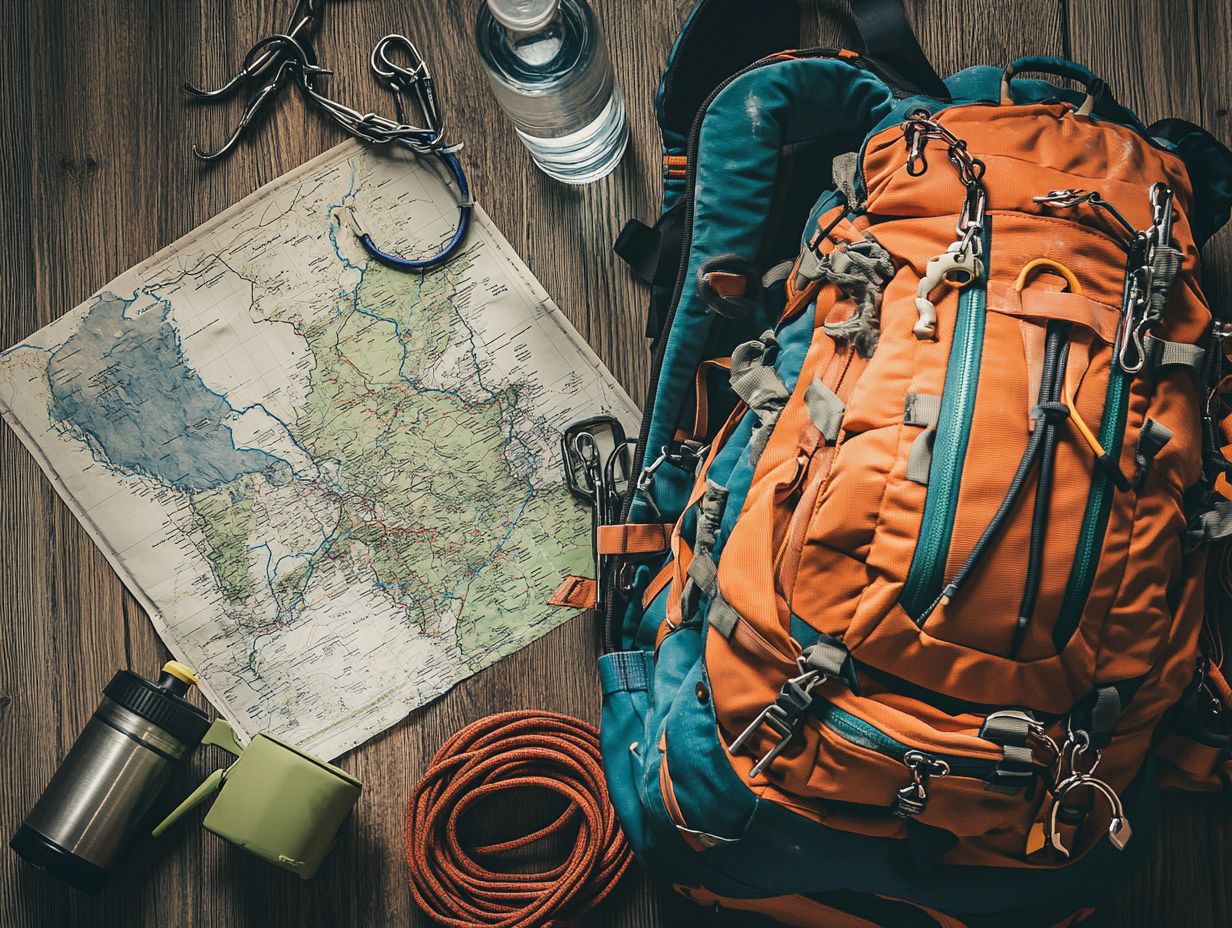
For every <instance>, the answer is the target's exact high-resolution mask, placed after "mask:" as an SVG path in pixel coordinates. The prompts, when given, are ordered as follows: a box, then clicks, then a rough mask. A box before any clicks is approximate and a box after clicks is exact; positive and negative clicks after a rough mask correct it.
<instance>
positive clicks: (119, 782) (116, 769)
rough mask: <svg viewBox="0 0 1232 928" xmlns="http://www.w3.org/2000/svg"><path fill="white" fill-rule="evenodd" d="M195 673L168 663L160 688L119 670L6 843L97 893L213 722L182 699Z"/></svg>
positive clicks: (42, 865)
mask: <svg viewBox="0 0 1232 928" xmlns="http://www.w3.org/2000/svg"><path fill="white" fill-rule="evenodd" d="M195 682H196V674H195V673H194V672H193V671H192V669H191V668H188V667H185V666H184V665H183V664H180V663H177V662H175V661H170V662H168V663H167V664H166V665H164V667H163V672H162V675H161V676H160V678H159V680H158V682H157V683H151V682H150V681H148V680H146V679H143V678H142V677H139V676H137V674H135V673H131V672H129V671H127V670H121V671H120V672H119V673H117V674H116V675H115V676H114V677H112V679H111V682H110V683H108V684H107V688H106V689H105V690H103V701H102V703H101V704H100V705H99V707H98V710H97V711H96V712H95V713H94V715H93V717H92V718H91V719H90V721H89V722H88V723H87V725H86V727H85V730H84V731H82V733H81V735H80V736H79V737H78V738H77V741H76V742H75V743H74V744H73V747H72V749H71V750H70V751H69V752H68V756H67V757H65V758H64V761H63V763H61V764H60V767H59V769H58V770H57V771H56V773H55V775H54V776H53V777H52V779H51V782H50V783H49V784H48V785H47V789H46V790H44V791H43V795H42V797H41V798H40V799H39V801H38V802H37V803H36V804H35V806H34V809H33V810H32V811H31V812H30V814H29V815H28V816H27V817H26V821H25V823H24V824H23V825H22V826H21V828H19V829H18V830H17V834H16V835H14V836H13V840H12V841H11V842H10V846H11V847H12V848H13V850H15V851H16V852H17V853H18V854H20V855H21V856H22V857H24V858H25V859H26V860H28V861H29V862H30V863H32V864H33V865H34V866H36V867H38V868H39V869H41V870H45V871H47V872H48V873H50V874H51V875H53V876H55V877H58V878H59V879H62V880H64V881H65V882H67V883H69V884H70V885H72V886H75V887H77V888H78V889H81V890H84V891H85V892H89V893H97V892H100V891H101V890H102V888H103V884H104V883H105V882H106V881H107V877H108V875H109V872H110V870H111V868H112V867H113V866H114V865H115V863H116V860H117V859H118V858H119V855H120V853H121V852H122V851H123V849H124V846H125V844H126V843H127V842H128V839H129V838H131V837H132V836H133V835H134V834H135V833H136V832H137V831H138V830H139V829H140V826H141V824H142V823H143V820H144V818H145V816H146V813H147V812H149V811H150V807H151V805H152V804H153V803H154V801H155V799H157V797H158V794H159V791H160V790H161V789H162V787H163V785H164V784H165V783H166V782H167V779H168V777H170V775H171V773H172V771H173V770H174V769H175V768H176V767H177V766H178V765H179V763H180V762H181V761H182V760H183V759H184V758H185V757H187V756H188V755H189V754H190V753H191V752H192V750H193V748H195V747H196V746H197V744H198V743H199V742H200V741H201V738H202V736H203V735H204V734H205V732H206V729H208V728H209V726H210V722H209V719H208V718H206V715H205V713H204V712H202V711H201V710H200V709H198V708H197V707H196V706H194V705H193V704H192V703H190V702H188V700H186V699H185V698H184V696H185V694H186V693H187V692H188V690H189V687H191V686H192V685H193V684H194V683H195Z"/></svg>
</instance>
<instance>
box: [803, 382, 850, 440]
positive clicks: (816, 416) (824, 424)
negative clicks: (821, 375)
mask: <svg viewBox="0 0 1232 928" xmlns="http://www.w3.org/2000/svg"><path fill="white" fill-rule="evenodd" d="M804 405H805V406H806V407H807V408H808V414H809V418H810V419H812V420H813V425H815V426H817V431H819V432H821V434H822V435H823V436H824V437H825V439H826V444H827V445H832V444H834V443H835V442H836V441H838V433H839V429H841V428H842V427H843V414H844V413H845V412H846V411H847V407H845V406H844V405H843V401H842V400H840V399H839V398H838V394H837V393H835V392H834V391H833V390H831V389H830V388H829V387H827V386H826V385H825V384H824V383H822V382H821V380H820V379H815V380H814V381H813V382H812V383H810V384H809V385H808V389H807V390H805V391H804Z"/></svg>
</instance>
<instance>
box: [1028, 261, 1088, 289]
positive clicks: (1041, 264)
mask: <svg viewBox="0 0 1232 928" xmlns="http://www.w3.org/2000/svg"><path fill="white" fill-rule="evenodd" d="M1041 269H1043V270H1049V271H1052V272H1053V273H1054V274H1057V275H1058V276H1060V277H1062V278H1063V279H1064V280H1065V282H1066V283H1067V284H1068V285H1069V292H1070V293H1081V292H1082V284H1081V283H1079V282H1078V278H1077V277H1076V276H1075V275H1074V272H1073V271H1071V270H1070V269H1069V268H1067V267H1066V266H1065V265H1064V264H1062V263H1061V262H1060V261H1053V260H1052V258H1036V259H1034V260H1033V261H1028V262H1027V263H1026V264H1024V265H1023V266H1022V270H1021V271H1019V272H1018V279H1017V280H1016V281H1014V289H1015V290H1018V291H1019V292H1021V291H1022V288H1023V287H1025V286H1026V285H1027V278H1028V277H1030V276H1031V274H1032V272H1034V271H1038V270H1041Z"/></svg>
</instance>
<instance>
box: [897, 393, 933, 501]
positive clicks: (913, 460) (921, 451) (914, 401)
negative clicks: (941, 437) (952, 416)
mask: <svg viewBox="0 0 1232 928" xmlns="http://www.w3.org/2000/svg"><path fill="white" fill-rule="evenodd" d="M940 416H941V397H939V396H933V395H932V394H929V393H908V394H907V401H906V403H904V404H903V425H911V426H923V427H924V431H922V432H921V433H920V434H919V435H917V436H916V437H915V441H913V442H912V443H911V451H910V452H909V453H908V455H907V479H908V480H910V481H912V482H913V483H919V484H922V485H924V486H927V485H928V472H929V471H930V470H931V469H932V464H933V442H934V441H935V439H936V437H937V419H938V418H940Z"/></svg>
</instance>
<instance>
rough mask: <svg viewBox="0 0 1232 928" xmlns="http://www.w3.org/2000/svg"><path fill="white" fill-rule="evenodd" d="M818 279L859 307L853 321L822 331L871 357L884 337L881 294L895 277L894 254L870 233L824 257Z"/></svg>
mask: <svg viewBox="0 0 1232 928" xmlns="http://www.w3.org/2000/svg"><path fill="white" fill-rule="evenodd" d="M817 276H818V278H819V279H824V280H828V281H830V282H831V283H832V284H834V285H835V286H836V287H838V288H839V290H841V291H843V293H844V294H845V295H847V296H848V297H850V298H851V299H852V300H853V301H854V302H855V304H856V311H855V312H854V313H852V314H851V316H850V317H849V318H847V319H845V320H843V321H842V322H834V323H826V324H825V325H824V326H823V327H822V328H824V329H825V332H826V334H827V335H829V336H830V337H831V338H836V339H842V340H844V341H848V342H850V343H851V345H852V347H854V348H855V350H856V351H857V352H859V354H860V356H861V357H863V358H868V357H871V356H872V354H873V351H874V350H875V349H876V348H877V339H878V338H879V336H880V334H881V294H882V291H884V290H885V288H886V284H888V283H889V282H890V278H892V277H893V276H894V261H893V260H892V259H891V258H890V253H889V252H888V251H886V250H885V249H884V248H882V247H881V245H879V244H878V243H877V241H876V239H874V238H873V237H872V236H870V235H868V234H867V233H866V234H865V237H864V239H863V240H861V241H859V242H849V243H845V244H840V245H836V246H835V248H834V250H833V251H831V252H829V253H828V254H825V255H822V256H820V257H819V258H818V259H817Z"/></svg>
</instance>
